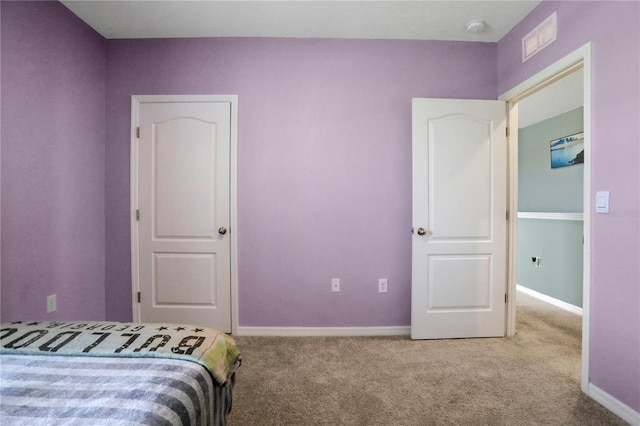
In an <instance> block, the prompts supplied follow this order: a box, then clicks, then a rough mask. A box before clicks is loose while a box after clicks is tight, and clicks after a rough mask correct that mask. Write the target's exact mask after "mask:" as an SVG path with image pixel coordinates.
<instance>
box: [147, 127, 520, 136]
mask: <svg viewBox="0 0 640 426" xmlns="http://www.w3.org/2000/svg"><path fill="white" fill-rule="evenodd" d="M138 130H140V127H138ZM504 134H505V136H506V137H509V128H508V127H505V128H504ZM138 137H140V136H138Z"/></svg>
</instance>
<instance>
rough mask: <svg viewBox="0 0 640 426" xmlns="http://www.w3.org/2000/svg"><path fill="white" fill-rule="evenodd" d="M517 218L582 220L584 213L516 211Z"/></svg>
mask: <svg viewBox="0 0 640 426" xmlns="http://www.w3.org/2000/svg"><path fill="white" fill-rule="evenodd" d="M518 219H544V220H584V213H553V212H518Z"/></svg>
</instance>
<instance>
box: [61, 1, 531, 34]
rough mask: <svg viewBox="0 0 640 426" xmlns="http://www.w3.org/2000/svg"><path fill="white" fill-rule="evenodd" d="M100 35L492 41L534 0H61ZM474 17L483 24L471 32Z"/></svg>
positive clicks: (517, 18)
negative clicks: (483, 25)
mask: <svg viewBox="0 0 640 426" xmlns="http://www.w3.org/2000/svg"><path fill="white" fill-rule="evenodd" d="M61 2H62V4H64V5H65V6H66V7H68V8H69V9H70V10H71V11H72V12H73V13H75V14H76V15H78V16H79V17H80V18H81V19H82V20H84V21H85V22H87V23H88V24H89V25H90V26H91V27H93V28H94V29H95V30H96V31H97V32H98V33H100V34H101V35H102V36H103V37H105V38H109V39H118V38H179V37H294V38H358V39H365V38H366V39H409V40H456V41H481V42H497V41H498V40H500V39H501V38H502V37H503V36H504V35H505V34H507V33H508V32H509V30H511V28H513V27H514V26H515V25H516V24H517V23H518V22H520V21H521V20H522V18H524V17H525V16H526V15H527V14H528V13H529V12H531V10H533V8H535V7H536V6H537V5H538V4H539V3H540V0H535V1H526V0H507V1H505V0H502V1H457V0H449V1H431V0H421V1H403V0H391V1H367V0H351V1H341V0H330V1H311V0H290V1H271V0H259V1H242V0H231V1H215V0H210V1H189V0H172V1H154V0H62V1H61ZM475 19H479V20H482V21H484V22H485V23H486V24H487V27H486V29H485V30H484V31H482V32H480V33H470V32H468V31H467V30H466V26H467V23H469V22H470V21H472V20H475Z"/></svg>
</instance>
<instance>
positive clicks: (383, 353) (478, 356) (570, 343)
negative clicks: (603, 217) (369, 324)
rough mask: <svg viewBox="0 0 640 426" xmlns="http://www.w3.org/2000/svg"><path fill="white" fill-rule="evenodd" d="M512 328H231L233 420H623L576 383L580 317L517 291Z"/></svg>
mask: <svg viewBox="0 0 640 426" xmlns="http://www.w3.org/2000/svg"><path fill="white" fill-rule="evenodd" d="M517 318H518V321H517V328H516V330H517V331H516V336H515V337H513V338H504V339H464V340H431V341H412V340H410V339H409V337H404V336H402V337H238V338H237V343H238V345H239V347H240V350H241V351H242V357H243V365H242V367H240V370H239V371H238V375H237V382H236V388H235V393H234V405H233V410H232V413H231V416H230V419H229V420H230V424H231V425H232V426H244V425H624V424H625V423H624V422H623V421H622V420H620V419H619V418H618V417H616V416H615V415H613V414H611V413H610V412H608V411H607V410H606V409H604V408H603V407H602V406H600V405H599V404H598V403H596V402H594V401H593V400H590V399H588V398H587V397H585V396H584V395H583V394H582V392H581V391H580V343H581V331H580V329H581V318H580V317H579V316H577V315H574V314H571V313H566V312H564V311H562V310H560V309H557V308H554V307H552V306H550V305H547V304H545V303H542V302H539V301H537V300H535V299H533V298H531V297H529V296H526V295H524V294H521V293H518V315H517Z"/></svg>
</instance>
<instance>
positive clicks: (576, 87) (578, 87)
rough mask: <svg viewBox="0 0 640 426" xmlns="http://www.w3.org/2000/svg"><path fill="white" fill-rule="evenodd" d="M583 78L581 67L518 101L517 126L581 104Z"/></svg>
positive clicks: (533, 122) (582, 103)
mask: <svg viewBox="0 0 640 426" xmlns="http://www.w3.org/2000/svg"><path fill="white" fill-rule="evenodd" d="M583 80H584V72H583V70H582V69H581V70H579V71H576V72H574V73H572V74H569V75H568V76H566V77H564V78H563V79H561V80H558V81H556V82H555V83H553V84H551V85H550V86H547V87H545V88H544V89H542V90H541V91H539V92H536V93H534V94H533V95H531V96H529V97H527V98H524V99H523V100H521V101H520V102H518V127H519V128H523V127H527V126H531V125H532V124H535V123H538V122H540V121H543V120H546V119H548V118H551V117H555V116H556V115H560V114H562V113H565V112H569V111H572V110H574V109H576V108H578V107H581V106H583V105H584V94H583V86H582V85H583Z"/></svg>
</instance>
